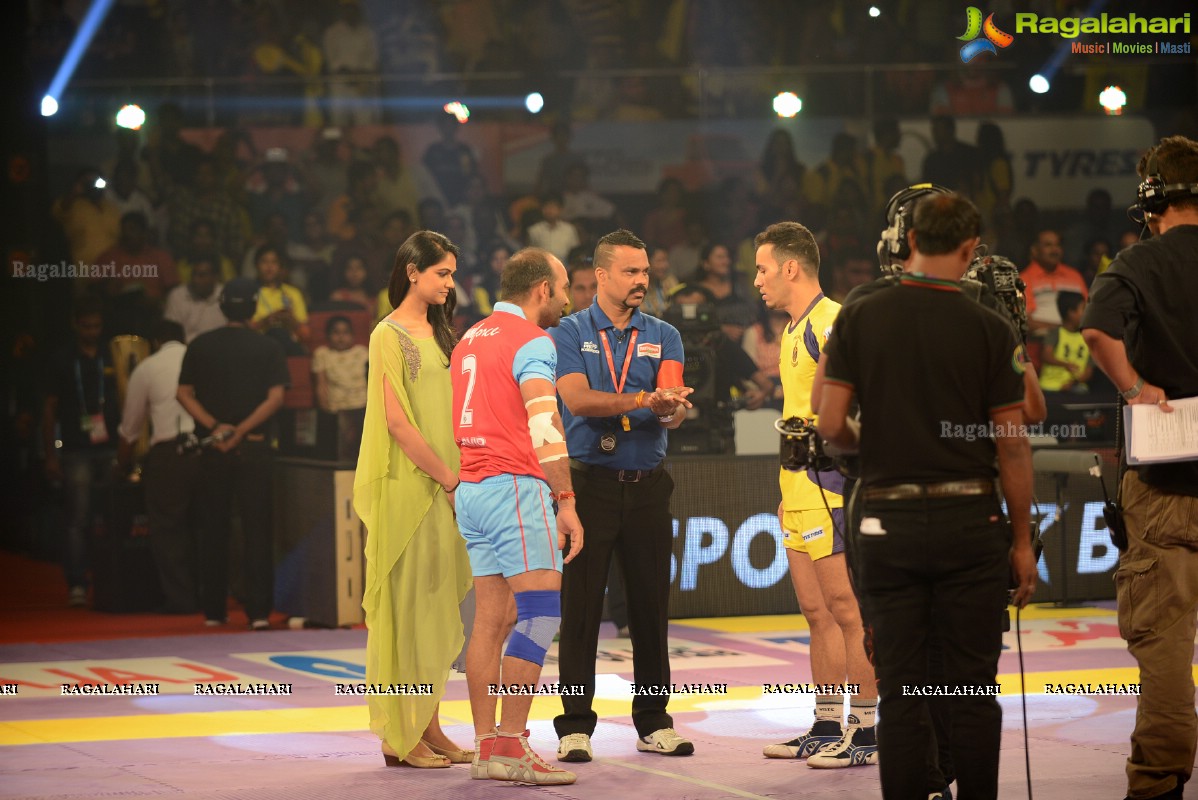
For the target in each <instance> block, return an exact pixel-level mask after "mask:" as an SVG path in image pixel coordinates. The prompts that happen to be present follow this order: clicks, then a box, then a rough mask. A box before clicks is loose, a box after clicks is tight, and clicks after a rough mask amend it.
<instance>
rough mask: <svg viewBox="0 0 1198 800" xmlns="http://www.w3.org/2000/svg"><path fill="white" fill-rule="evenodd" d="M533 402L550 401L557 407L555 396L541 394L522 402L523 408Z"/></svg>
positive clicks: (528, 406)
mask: <svg viewBox="0 0 1198 800" xmlns="http://www.w3.org/2000/svg"><path fill="white" fill-rule="evenodd" d="M534 403H550V404H552V405H553V407H554V408H557V398H556V397H555V396H553V395H551V394H543V395H541V396H540V397H534V398H533V399H531V400H529V401H528V402H526V403H525V404H524V407H525V408H530V407H531V406H532V405H533V404H534Z"/></svg>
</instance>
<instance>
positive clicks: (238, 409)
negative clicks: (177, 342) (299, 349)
mask: <svg viewBox="0 0 1198 800" xmlns="http://www.w3.org/2000/svg"><path fill="white" fill-rule="evenodd" d="M290 381H291V377H290V374H289V373H288V372H287V359H286V357H285V356H284V355H283V348H282V347H281V346H280V345H279V343H278V342H277V341H275V340H274V339H272V338H270V337H269V336H263V335H262V334H260V333H255V332H254V331H251V330H249V329H248V328H242V327H238V326H233V325H230V326H227V327H224V328H217V329H216V330H212V331H208V332H207V333H203V334H200V335H199V336H197V337H196V338H195V340H194V341H193V342H192V343H191V344H190V345H188V346H187V355H185V356H184V357H183V367H182V369H181V370H180V371H179V385H180V386H194V387H195V394H196V399H197V400H199V401H200V404H201V405H202V406H204V408H205V409H207V411H208V413H210V414H211V415H212V416H214V417H215V418H216V420H217V422H226V423H228V424H230V425H236V424H238V423H239V422H241V421H242V420H243V419H245V418H246V417H248V416H249V415H250V414H252V413H253V412H254V409H255V408H257V407H258V406H259V405H261V404H262V401H263V400H265V399H266V395H267V393H268V392H269V391H270V389H271V387H274V386H286V385H287V384H288V383H290ZM265 427H267V426H265V425H264V426H261V427H259V428H257V429H256V430H254V431H251V433H264V432H265V431H264V430H263V429H264V428H265ZM196 429H197V432H198V433H199V435H201V436H205V435H207V434H208V433H209V432H210V431H209V430H208V429H206V428H202V427H201V426H200V424H199V423H198V422H197V423H196Z"/></svg>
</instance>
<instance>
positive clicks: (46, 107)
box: [42, 95, 58, 117]
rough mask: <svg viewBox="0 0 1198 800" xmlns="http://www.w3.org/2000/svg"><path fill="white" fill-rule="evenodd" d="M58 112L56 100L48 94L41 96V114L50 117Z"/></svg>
mask: <svg viewBox="0 0 1198 800" xmlns="http://www.w3.org/2000/svg"><path fill="white" fill-rule="evenodd" d="M57 113H58V101H57V100H55V99H54V98H53V97H51V96H50V95H46V96H45V97H43V98H42V116H43V117H52V116H54V115H55V114H57Z"/></svg>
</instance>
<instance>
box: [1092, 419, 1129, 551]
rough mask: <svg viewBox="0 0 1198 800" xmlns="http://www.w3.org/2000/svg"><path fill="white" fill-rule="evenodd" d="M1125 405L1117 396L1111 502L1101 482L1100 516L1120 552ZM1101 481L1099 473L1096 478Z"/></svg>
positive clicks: (1123, 545)
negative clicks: (1113, 480)
mask: <svg viewBox="0 0 1198 800" xmlns="http://www.w3.org/2000/svg"><path fill="white" fill-rule="evenodd" d="M1126 406H1127V401H1126V400H1124V399H1123V396H1122V395H1120V396H1119V402H1118V403H1117V404H1116V408H1115V465H1116V466H1115V501H1114V502H1113V503H1112V502H1111V499H1110V497H1109V496H1107V493H1106V484H1105V483H1103V486H1102V495H1103V505H1102V517H1103V519H1104V520H1106V528H1107V533H1108V534H1109V535H1110V537H1111V544H1113V545H1115V547H1116V548H1117V549H1118V550H1119V552H1120V553H1124V552H1127V525H1126V523H1125V522H1124V519H1123V475H1124V473H1126V472H1127V460H1126V455H1127V454H1126V453H1125V452H1124V451H1123V409H1124V408H1125V407H1126ZM1098 480H1099V482H1100V483H1101V482H1102V477H1101V475H1100V476H1099V478H1098Z"/></svg>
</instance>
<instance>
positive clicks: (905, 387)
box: [824, 276, 1023, 485]
mask: <svg viewBox="0 0 1198 800" xmlns="http://www.w3.org/2000/svg"><path fill="white" fill-rule="evenodd" d="M875 284H876V286H875V288H874V289H873V290H867V291H864V292H861V293H860V294H863V295H865V296H864V297H860V295H859V297H858V298H854V300H853V302H852V303H846V304H845V305H844V306H843V307H842V308H841V311H840V314H839V315H838V316H837V318H836V323H835V325H834V326H833V328H832V336H831V337H830V338H829V339H828V344H827V346H826V347H825V349H824V352H826V353H827V354H828V361H827V369H826V375H827V380H828V381H829V382H831V383H839V384H843V385H847V386H850V387H852V388H853V390H854V392H855V393H856V396H857V399H858V401H859V402H860V405H861V467H862V474H861V478H862V481H863V482H864V483H865V484H866V485H886V484H893V483H905V482H925V483H927V482H937V481H947V480H958V479H964V478H993V477H994V475H995V474H996V471H995V467H994V464H995V458H996V455H997V454H996V451H995V447H994V442H993V441H992V439H991V426H990V414H991V413H992V412H994V411H999V410H1003V409H1008V408H1014V407H1018V406H1020V405H1021V404H1022V403H1023V366H1022V364H1021V362H1020V360H1019V359H1018V358H1017V348H1018V342H1017V341H1016V339H1015V334H1014V332H1013V331H1012V330H1011V326H1010V325H1008V324H1007V322H1006V320H1004V319H1003V318H1002V317H1001V316H999V314H997V313H996V312H994V311H991V310H989V309H986V308H983V307H981V306H980V305H978V304H977V303H975V302H974V301H973V300H970V299H969V298H968V297H966V296H965V295H964V294H962V293H961V290H960V288H959V287H958V286H957V284H955V283H952V282H950V281H940V280H933V279H928V278H920V277H915V276H905V277H903V279H902V280H901V281H900V283H899V285H898V286H897V287H895V288H894V289H893V290H892V291H885V292H883V291H877V289H882V288H886V286H887V285H888V284H887V283H886V282H882V281H878V282H875ZM1001 433H1008V434H1009V433H1011V432H1001Z"/></svg>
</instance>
